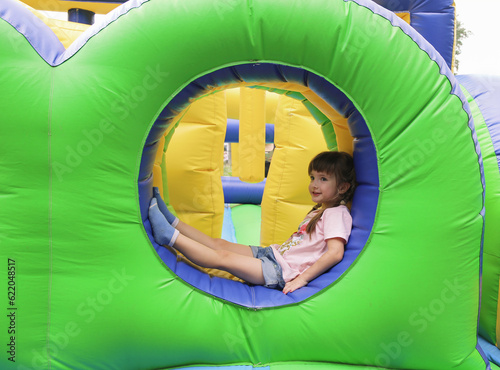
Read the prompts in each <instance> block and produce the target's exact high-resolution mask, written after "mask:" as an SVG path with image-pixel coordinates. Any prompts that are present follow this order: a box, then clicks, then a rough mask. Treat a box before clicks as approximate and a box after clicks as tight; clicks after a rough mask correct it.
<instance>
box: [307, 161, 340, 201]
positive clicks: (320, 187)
mask: <svg viewBox="0 0 500 370" xmlns="http://www.w3.org/2000/svg"><path fill="white" fill-rule="evenodd" d="M309 177H310V178H311V182H310V183H309V194H311V199H312V201H313V202H315V203H321V204H322V205H323V206H324V207H332V206H334V205H335V204H336V203H337V202H338V201H337V199H338V197H339V195H340V194H339V190H338V188H337V181H336V179H335V176H333V174H332V175H328V174H327V173H325V172H318V171H315V170H312V171H311V173H310V174H309Z"/></svg>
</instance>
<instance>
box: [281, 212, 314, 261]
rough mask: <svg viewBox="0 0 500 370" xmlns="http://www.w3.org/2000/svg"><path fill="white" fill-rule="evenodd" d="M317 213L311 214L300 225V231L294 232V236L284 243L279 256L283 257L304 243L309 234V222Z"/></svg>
mask: <svg viewBox="0 0 500 370" xmlns="http://www.w3.org/2000/svg"><path fill="white" fill-rule="evenodd" d="M316 213H317V212H312V213H311V214H310V217H306V218H305V219H304V220H303V221H302V222H301V224H300V225H299V229H298V230H297V231H296V232H294V233H293V234H292V236H291V237H290V238H288V240H287V241H286V242H284V243H283V244H281V245H280V246H279V247H278V252H279V254H281V255H282V256H283V255H284V254H285V253H286V252H288V251H289V250H290V248H292V247H294V246H296V245H299V244H300V243H302V240H304V238H305V236H306V234H307V232H306V228H307V224H309V221H311V218H313V216H314V215H315V214H316Z"/></svg>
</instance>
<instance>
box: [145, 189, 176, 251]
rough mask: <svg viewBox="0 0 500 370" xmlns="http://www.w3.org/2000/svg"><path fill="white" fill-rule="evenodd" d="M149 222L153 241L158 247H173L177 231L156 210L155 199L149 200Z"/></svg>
mask: <svg viewBox="0 0 500 370" xmlns="http://www.w3.org/2000/svg"><path fill="white" fill-rule="evenodd" d="M149 222H151V227H152V228H153V237H154V239H155V241H156V242H157V243H158V244H160V245H168V246H169V247H173V246H174V243H175V241H176V240H177V237H178V236H179V231H178V230H176V229H175V228H174V227H173V226H172V225H170V224H169V223H168V221H167V219H166V218H165V216H163V214H162V212H161V211H160V209H159V208H158V203H157V201H156V198H153V199H151V203H150V204H149Z"/></svg>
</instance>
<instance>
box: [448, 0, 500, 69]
mask: <svg viewBox="0 0 500 370" xmlns="http://www.w3.org/2000/svg"><path fill="white" fill-rule="evenodd" d="M455 6H456V10H457V18H458V19H459V20H460V22H462V24H463V25H464V27H465V28H466V29H468V30H469V31H471V32H472V34H471V35H470V36H469V37H468V38H466V39H465V40H464V41H463V45H462V48H461V52H462V53H461V54H460V55H459V56H458V60H459V61H460V64H459V69H458V74H460V75H462V74H489V75H497V76H499V75H500V47H499V45H500V25H499V24H500V23H499V22H498V20H499V18H500V0H455Z"/></svg>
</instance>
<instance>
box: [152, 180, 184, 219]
mask: <svg viewBox="0 0 500 370" xmlns="http://www.w3.org/2000/svg"><path fill="white" fill-rule="evenodd" d="M153 196H154V197H155V198H156V201H157V203H158V208H159V209H160V211H161V213H163V216H165V218H166V219H167V221H168V223H169V224H170V225H172V226H173V227H176V226H177V224H178V223H179V219H178V218H177V217H175V216H174V215H173V214H172V213H171V212H170V211H169V210H168V208H167V205H166V204H165V202H164V201H163V199H161V195H160V191H159V190H158V188H157V187H156V186H155V187H153Z"/></svg>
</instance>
